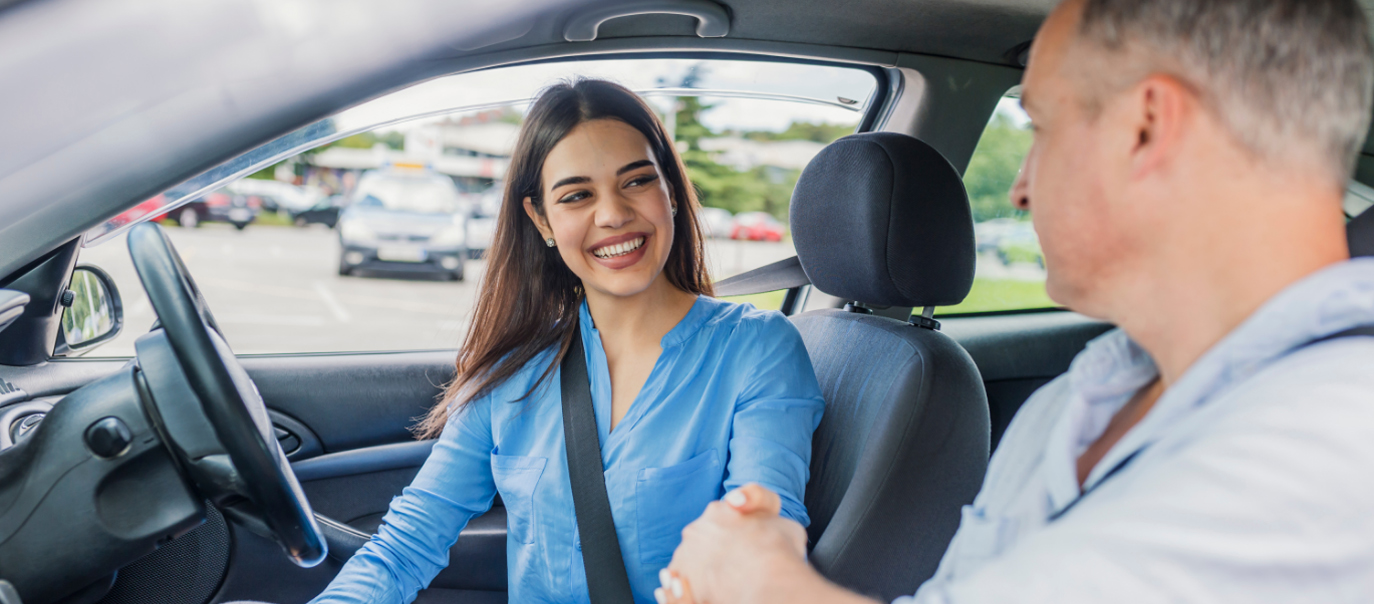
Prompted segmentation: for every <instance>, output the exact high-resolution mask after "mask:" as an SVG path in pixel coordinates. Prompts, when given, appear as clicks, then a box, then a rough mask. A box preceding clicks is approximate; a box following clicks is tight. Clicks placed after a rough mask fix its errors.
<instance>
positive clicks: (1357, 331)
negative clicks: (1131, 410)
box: [1046, 325, 1374, 522]
mask: <svg viewBox="0 0 1374 604" xmlns="http://www.w3.org/2000/svg"><path fill="white" fill-rule="evenodd" d="M1355 336H1367V337H1371V338H1374V325H1361V326H1359V327H1352V328H1350V329H1347V330H1345V331H1338V332H1336V333H1333V334H1331V335H1329V336H1324V337H1320V338H1317V339H1315V340H1312V341H1311V342H1308V343H1306V344H1303V345H1302V346H1299V347H1298V348H1306V347H1308V346H1313V345H1316V344H1321V343H1322V342H1330V341H1331V340H1339V339H1341V338H1350V337H1355ZM1148 446H1149V445H1146V447H1148ZM1143 451H1145V447H1141V448H1139V449H1136V450H1135V451H1134V452H1132V453H1131V454H1130V455H1127V456H1126V458H1125V459H1122V460H1121V461H1119V462H1117V464H1116V465H1115V466H1112V469H1110V470H1107V473H1106V474H1103V475H1102V479H1101V480H1098V481H1097V482H1096V483H1094V484H1093V485H1092V486H1090V487H1088V490H1086V491H1083V492H1082V493H1080V494H1079V495H1078V497H1075V498H1074V499H1073V501H1070V502H1069V505H1066V506H1064V508H1063V509H1061V510H1059V511H1057V512H1055V513H1053V514H1050V517H1049V519H1048V520H1047V521H1046V522H1054V521H1056V520H1059V519H1060V518H1063V517H1064V514H1067V513H1069V510H1072V509H1073V508H1074V506H1076V505H1078V502H1080V501H1083V499H1084V498H1085V497H1087V496H1088V495H1090V494H1092V492H1093V491H1096V490H1097V487H1100V486H1102V485H1103V483H1106V482H1107V481H1108V480H1110V479H1111V478H1112V477H1113V476H1116V475H1117V474H1118V473H1120V472H1121V470H1124V469H1126V466H1128V465H1131V462H1133V461H1135V459H1136V458H1137V457H1140V454H1141V453H1142V452H1143Z"/></svg>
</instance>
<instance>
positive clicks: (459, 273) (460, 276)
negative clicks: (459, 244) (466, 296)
mask: <svg viewBox="0 0 1374 604" xmlns="http://www.w3.org/2000/svg"><path fill="white" fill-rule="evenodd" d="M449 278H450V279H453V280H454V281H462V280H463V271H462V270H461V269H460V270H456V271H453V272H452V273H450V274H449Z"/></svg>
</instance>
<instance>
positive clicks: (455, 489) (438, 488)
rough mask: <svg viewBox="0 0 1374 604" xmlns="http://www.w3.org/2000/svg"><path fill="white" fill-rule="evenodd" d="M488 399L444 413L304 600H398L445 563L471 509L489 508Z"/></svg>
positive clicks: (337, 603)
mask: <svg viewBox="0 0 1374 604" xmlns="http://www.w3.org/2000/svg"><path fill="white" fill-rule="evenodd" d="M493 448H494V445H493V444H492V437H491V406H490V401H489V400H485V399H484V400H478V401H473V402H472V403H469V404H468V405H467V407H466V408H464V409H463V410H462V411H461V412H459V413H457V414H456V415H455V417H454V418H452V419H450V420H449V422H448V425H447V426H445V427H444V431H443V433H442V434H441V435H440V436H439V441H438V442H436V443H435V444H434V451H433V452H432V453H430V455H429V459H427V460H426V461H425V465H424V466H423V467H422V468H420V473H419V474H417V475H416V476H415V480H414V481H413V482H411V483H410V486H408V487H406V488H405V490H403V491H402V492H401V496H400V497H397V498H395V499H392V500H391V507H390V509H389V510H388V511H387V513H386V516H385V517H383V518H382V526H381V527H380V528H379V530H378V533H377V535H375V536H373V537H372V540H371V541H369V542H368V543H367V544H366V545H364V546H363V547H362V549H360V550H358V553H357V554H355V555H354V556H353V558H352V559H350V560H349V561H348V563H347V564H345V565H344V567H343V570H341V571H339V575H338V576H337V577H335V578H334V581H332V582H331V583H330V584H329V587H328V588H327V589H325V591H324V593H321V594H320V595H319V596H318V597H316V598H315V599H314V600H311V604H364V603H366V604H404V603H407V602H410V601H412V600H414V599H415V594H416V592H418V591H419V590H421V589H423V588H424V587H425V586H427V585H429V582H430V581H432V580H433V579H434V576H435V575H437V574H439V571H441V570H443V569H444V567H446V566H448V550H449V548H451V547H453V543H454V542H455V541H457V540H458V533H459V532H460V531H462V530H463V527H464V526H467V523H468V520H469V519H471V518H472V517H473V516H476V515H478V514H481V513H484V512H486V511H487V510H488V509H490V508H491V502H492V498H493V497H494V496H495V493H496V485H495V483H494V482H493V481H492V475H491V451H492V449H493Z"/></svg>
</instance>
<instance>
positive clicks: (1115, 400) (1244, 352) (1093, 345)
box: [1047, 258, 1374, 510]
mask: <svg viewBox="0 0 1374 604" xmlns="http://www.w3.org/2000/svg"><path fill="white" fill-rule="evenodd" d="M1371 323H1374V258H1357V259H1354V260H1348V261H1345V262H1341V263H1338V264H1334V265H1332V266H1329V267H1327V268H1324V269H1322V270H1320V271H1317V272H1315V273H1313V274H1311V275H1308V276H1307V277H1304V278H1303V279H1300V280H1299V281H1297V282H1295V283H1293V284H1291V285H1289V286H1288V287H1287V288H1285V289H1284V290H1283V291H1281V292H1279V293H1278V294H1277V295H1275V296H1274V297H1273V298H1270V299H1269V300H1268V301H1267V302H1265V303H1264V304H1263V305H1262V306H1260V308H1259V310H1257V311H1255V312H1254V313H1253V314H1252V315H1251V316H1250V317H1249V318H1248V319H1246V320H1245V321H1244V322H1243V323H1241V325H1240V326H1239V327H1237V328H1236V329H1234V330H1232V331H1231V333H1229V334H1227V335H1226V336H1225V337H1223V338H1222V339H1221V341H1219V342H1218V343H1217V344H1216V345H1214V346H1213V347H1212V348H1211V349H1209V350H1208V351H1207V352H1206V353H1204V354H1203V355H1202V356H1201V357H1200V358H1199V359H1198V360H1197V361H1196V362H1194V363H1193V365H1192V366H1191V367H1189V368H1188V370H1187V371H1186V372H1185V373H1184V374H1183V376H1182V377H1180V378H1179V380H1178V382H1176V383H1175V384H1173V386H1171V387H1170V388H1169V389H1168V390H1167V391H1165V393H1164V395H1163V396H1161V397H1160V399H1159V401H1158V402H1157V403H1156V404H1155V406H1154V408H1153V409H1151V410H1150V413H1149V414H1148V415H1147V416H1146V417H1145V419H1143V420H1141V422H1140V423H1139V424H1137V425H1136V426H1135V428H1133V429H1132V430H1131V431H1130V432H1129V433H1127V434H1126V436H1125V437H1123V438H1122V439H1121V441H1120V442H1118V443H1117V444H1116V446H1114V447H1113V448H1112V450H1111V451H1109V452H1108V453H1107V455H1106V456H1105V457H1103V459H1102V461H1101V462H1099V463H1098V465H1097V466H1096V467H1095V468H1094V469H1093V472H1092V473H1091V474H1089V476H1088V480H1087V481H1086V483H1085V485H1084V486H1085V488H1091V487H1092V486H1093V485H1094V484H1095V483H1096V482H1097V481H1099V480H1101V478H1102V476H1103V475H1104V474H1105V473H1106V472H1108V471H1110V470H1111V468H1112V467H1113V466H1115V465H1116V464H1117V463H1120V462H1121V460H1123V459H1125V458H1126V457H1127V456H1129V455H1131V454H1132V453H1134V452H1136V451H1138V450H1140V449H1141V448H1143V447H1145V446H1147V445H1149V444H1150V443H1151V442H1154V441H1155V440H1157V439H1158V438H1159V437H1161V436H1162V435H1163V434H1164V433H1165V432H1166V431H1167V430H1168V428H1169V427H1170V426H1173V425H1174V424H1176V423H1177V422H1179V421H1180V420H1182V419H1183V418H1185V417H1187V416H1188V415H1189V413H1190V412H1192V411H1194V410H1196V409H1197V408H1199V407H1201V406H1202V405H1205V404H1206V403H1207V402H1208V401H1209V400H1211V399H1212V398H1214V396H1215V395H1216V394H1218V393H1220V392H1222V391H1224V390H1226V389H1229V388H1230V387H1232V386H1235V385H1236V384H1238V383H1240V382H1243V381H1245V380H1247V379H1249V378H1250V377H1252V376H1254V375H1255V374H1256V373H1258V372H1259V371H1261V370H1262V369H1263V368H1265V367H1267V366H1268V365H1270V364H1271V363H1273V362H1275V361H1278V360H1279V359H1281V358H1283V357H1285V356H1287V355H1288V354H1290V353H1292V352H1295V351H1296V350H1297V349H1299V348H1301V347H1303V346H1305V345H1306V344H1308V343H1310V342H1312V341H1314V340H1317V339H1320V338H1323V337H1326V336H1329V335H1332V334H1334V333H1337V332H1340V331H1344V330H1346V329H1350V328H1352V327H1357V326H1360V325H1367V324H1371ZM1157 375H1158V370H1157V369H1156V367H1155V364H1154V361H1153V360H1152V359H1151V358H1150V357H1149V355H1148V354H1147V353H1145V351H1144V349H1142V348H1140V346H1139V345H1138V344H1136V343H1135V342H1134V341H1133V340H1131V339H1130V337H1129V336H1127V335H1126V334H1125V332H1123V331H1121V330H1120V329H1115V330H1112V331H1110V332H1108V333H1106V334H1103V335H1102V336H1099V337H1098V338H1096V339H1094V340H1093V341H1092V342H1090V343H1089V344H1088V346H1087V348H1086V349H1085V350H1084V351H1083V352H1081V353H1079V355H1078V356H1077V357H1075V358H1074V361H1073V363H1072V364H1071V365H1070V367H1069V374H1068V379H1069V392H1070V396H1071V397H1073V400H1071V401H1070V402H1069V404H1068V406H1067V407H1066V408H1065V413H1064V415H1063V416H1062V417H1061V418H1060V422H1058V424H1057V425H1056V427H1055V428H1054V431H1053V433H1052V435H1051V437H1050V439H1049V441H1050V451H1048V456H1047V460H1048V461H1049V462H1050V466H1049V467H1047V470H1048V471H1050V472H1051V473H1052V474H1053V475H1054V476H1055V478H1054V479H1052V480H1050V481H1049V486H1050V499H1051V504H1052V505H1053V507H1054V508H1055V510H1058V509H1061V508H1062V507H1063V506H1065V505H1067V504H1068V503H1069V502H1071V501H1072V500H1073V498H1074V497H1077V496H1078V485H1077V473H1076V463H1075V462H1076V460H1075V459H1073V458H1074V457H1075V456H1074V455H1072V451H1073V445H1074V443H1075V439H1076V438H1077V437H1078V436H1079V434H1077V433H1076V432H1075V430H1074V428H1075V427H1081V424H1080V423H1078V422H1079V420H1077V419H1076V417H1081V415H1082V414H1083V409H1084V408H1085V407H1086V406H1090V405H1115V406H1116V407H1117V408H1119V407H1120V406H1121V405H1122V404H1124V403H1125V402H1126V400H1128V399H1129V398H1130V396H1131V395H1132V394H1133V393H1135V392H1136V391H1138V390H1139V389H1140V388H1142V387H1144V386H1145V385H1146V384H1148V383H1149V382H1150V381H1151V380H1153V379H1154V378H1155V377H1156V376H1157ZM1100 433H1101V429H1098V430H1097V434H1100ZM1094 438H1095V435H1094ZM1065 476H1067V477H1068V479H1069V480H1071V481H1072V482H1066V481H1065V480H1064V478H1065ZM1066 484H1067V485H1068V486H1067V487H1066V486H1065V485H1066Z"/></svg>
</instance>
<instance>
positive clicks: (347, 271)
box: [339, 258, 353, 277]
mask: <svg viewBox="0 0 1374 604" xmlns="http://www.w3.org/2000/svg"><path fill="white" fill-rule="evenodd" d="M352 274H353V269H351V268H348V265H347V264H344V261H343V258H339V276H340V277H347V276H349V275H352Z"/></svg>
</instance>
